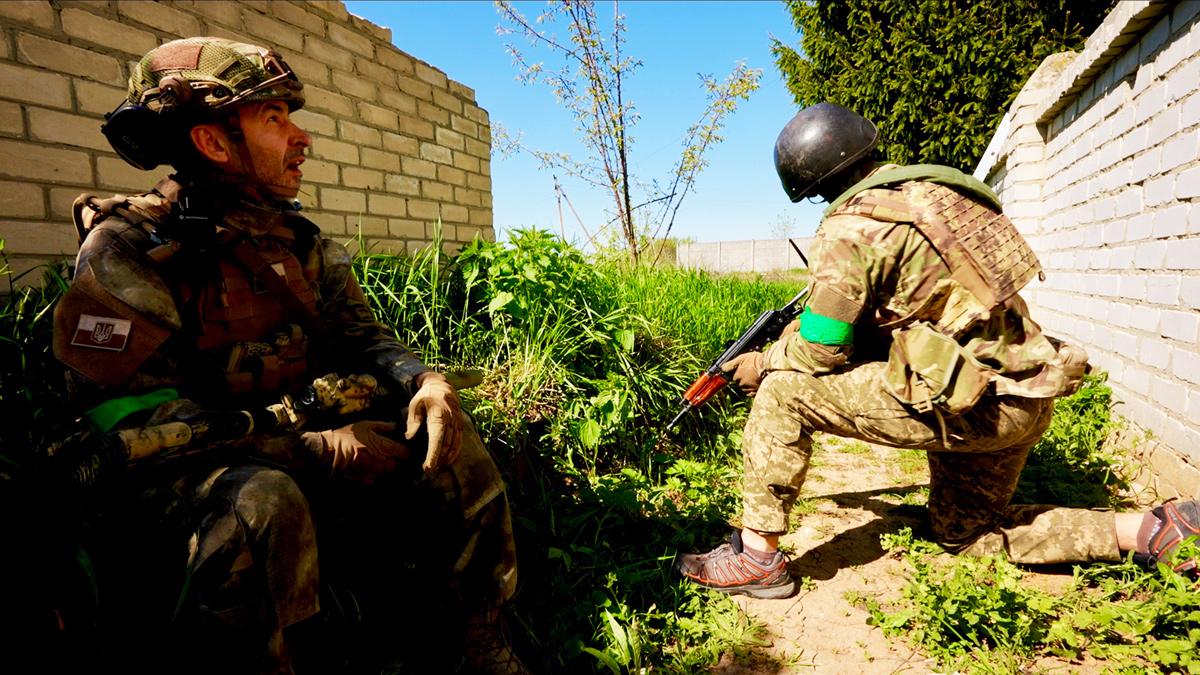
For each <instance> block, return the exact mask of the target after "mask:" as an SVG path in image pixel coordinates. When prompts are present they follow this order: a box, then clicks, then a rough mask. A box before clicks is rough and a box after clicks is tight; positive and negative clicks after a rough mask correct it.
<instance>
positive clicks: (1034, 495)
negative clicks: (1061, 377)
mask: <svg viewBox="0 0 1200 675" xmlns="http://www.w3.org/2000/svg"><path fill="white" fill-rule="evenodd" d="M1105 379H1106V376H1104V375H1102V374H1100V375H1088V376H1086V377H1085V379H1084V384H1083V386H1082V387H1080V389H1079V391H1077V392H1075V393H1074V394H1072V395H1071V396H1067V397H1064V398H1060V399H1057V400H1056V401H1055V402H1054V417H1053V419H1052V420H1051V422H1050V426H1049V427H1048V428H1047V429H1046V432H1045V433H1044V434H1042V438H1041V440H1040V441H1038V443H1037V445H1035V446H1034V447H1033V449H1031V450H1030V452H1029V459H1028V461H1027V463H1026V465H1025V470H1024V471H1023V472H1022V473H1021V481H1020V483H1019V484H1018V485H1017V493H1016V496H1015V497H1013V501H1014V502H1017V503H1023V504H1058V505H1061V506H1075V507H1085V508H1091V507H1115V506H1121V505H1122V504H1123V503H1124V500H1123V498H1122V494H1123V492H1124V491H1125V490H1127V489H1128V487H1129V485H1128V482H1127V481H1126V480H1125V479H1124V478H1123V477H1122V476H1121V475H1120V472H1119V471H1118V469H1119V467H1120V461H1119V458H1118V457H1117V455H1116V453H1115V452H1114V451H1112V450H1110V449H1109V448H1107V447H1105V445H1104V443H1105V440H1106V439H1108V438H1109V436H1110V435H1111V434H1112V433H1113V432H1114V431H1115V430H1116V428H1117V426H1118V423H1117V421H1116V420H1115V419H1114V418H1113V415H1112V410H1111V408H1112V389H1111V388H1109V386H1108V385H1107V384H1105Z"/></svg>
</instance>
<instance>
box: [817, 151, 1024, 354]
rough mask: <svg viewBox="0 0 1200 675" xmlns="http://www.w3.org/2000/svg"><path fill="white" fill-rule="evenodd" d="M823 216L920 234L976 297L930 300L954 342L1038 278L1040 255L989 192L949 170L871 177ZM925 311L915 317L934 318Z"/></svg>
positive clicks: (905, 170) (906, 170)
mask: <svg viewBox="0 0 1200 675" xmlns="http://www.w3.org/2000/svg"><path fill="white" fill-rule="evenodd" d="M897 183H899V185H898V186H896V187H892V186H894V185H896V184H897ZM948 186H954V187H957V188H959V189H958V190H955V189H951V187H948ZM876 188H885V189H887V192H884V191H882V190H880V189H876ZM964 192H965V193H969V194H970V195H971V196H968V194H964ZM889 193H890V194H889ZM826 215H857V216H865V217H867V218H872V219H874V220H881V221H886V222H896V223H907V224H910V225H912V226H913V227H915V228H916V229H917V230H919V231H920V232H921V234H923V235H924V236H925V238H926V239H927V240H929V243H930V244H931V245H932V246H933V248H934V249H935V250H936V251H937V253H938V255H939V256H941V258H942V261H943V262H945V263H946V266H947V267H948V268H949V269H950V275H951V276H950V278H951V279H952V280H953V281H955V282H957V283H958V284H959V285H960V286H961V287H962V288H964V289H965V290H967V291H968V292H969V293H970V295H971V296H973V297H972V298H961V297H960V298H953V297H944V298H942V299H937V298H931V300H933V301H941V302H944V304H943V306H942V307H941V308H940V310H941V311H940V312H938V313H940V314H941V316H939V317H937V320H936V324H937V327H938V329H939V330H941V331H942V332H944V333H946V334H947V335H950V336H951V337H957V336H958V335H960V334H962V333H963V332H964V331H965V330H967V329H968V328H970V326H971V325H973V324H974V323H976V322H977V321H981V320H985V319H986V318H987V317H988V316H990V315H991V313H992V311H993V310H994V309H996V308H997V307H1000V306H1001V305H1003V304H1004V303H1006V302H1007V301H1008V300H1009V299H1011V298H1012V297H1013V296H1015V295H1016V294H1017V293H1018V292H1019V291H1020V290H1021V289H1022V288H1024V287H1025V285H1026V284H1028V283H1029V282H1030V281H1032V280H1033V279H1034V277H1040V276H1041V275H1042V266H1041V263H1039V262H1038V259H1037V255H1036V254H1034V252H1033V249H1031V248H1030V247H1029V244H1028V243H1027V242H1026V241H1025V238H1024V237H1022V236H1021V234H1020V232H1018V231H1017V228H1016V226H1015V225H1013V223H1012V221H1011V220H1009V219H1008V217H1007V216H1005V215H1004V214H1003V213H1001V211H1000V204H999V201H998V200H997V199H996V197H995V195H994V193H992V191H991V189H990V188H988V187H987V186H986V185H984V184H983V183H981V182H980V181H978V180H976V179H974V178H972V177H970V176H966V175H965V174H963V173H961V172H959V171H958V170H956V169H952V168H950V167H942V166H936V165H916V166H909V167H902V168H898V169H893V170H890V171H889V170H884V171H879V172H876V173H875V174H873V175H871V176H869V177H867V178H866V179H864V180H862V181H861V182H859V183H858V184H856V185H854V186H853V187H851V188H850V189H849V190H847V191H846V192H845V193H843V194H842V195H841V196H839V197H838V198H837V199H836V200H834V202H833V203H832V204H831V205H830V208H829V209H827V210H826ZM971 300H974V302H972V301H971ZM929 309H932V308H926V311H924V312H921V311H920V310H918V313H921V314H924V315H926V316H925V318H931V319H932V318H933V317H931V316H928V315H930V314H931V312H930V311H929Z"/></svg>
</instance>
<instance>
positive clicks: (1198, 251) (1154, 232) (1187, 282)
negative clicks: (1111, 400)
mask: <svg viewBox="0 0 1200 675" xmlns="http://www.w3.org/2000/svg"><path fill="white" fill-rule="evenodd" d="M1198 14H1200V2H1197V1H1196V0H1189V1H1186V2H1122V3H1117V5H1116V7H1115V8H1114V9H1113V11H1112V12H1111V13H1110V14H1109V16H1108V17H1107V19H1106V20H1105V22H1104V23H1103V24H1102V25H1101V26H1100V27H1099V28H1098V29H1097V30H1096V32H1095V33H1094V34H1093V35H1092V36H1090V38H1089V39H1088V41H1087V44H1086V46H1085V48H1084V50H1083V51H1082V52H1081V53H1079V54H1073V53H1070V54H1058V55H1055V56H1052V57H1050V58H1048V59H1047V60H1046V61H1045V62H1044V63H1043V64H1042V66H1041V67H1040V68H1039V70H1038V71H1037V72H1036V73H1035V74H1034V75H1033V77H1031V78H1030V80H1029V82H1028V83H1027V84H1026V86H1025V88H1024V89H1023V90H1022V92H1021V94H1020V95H1019V96H1018V97H1017V99H1016V101H1015V102H1014V104H1013V106H1012V108H1011V109H1010V110H1009V112H1008V114H1007V115H1006V117H1005V119H1004V122H1003V123H1002V124H1001V126H1000V128H999V129H998V131H997V134H996V136H995V137H994V138H993V140H992V143H991V145H990V147H989V148H988V151H987V153H985V156H984V159H983V161H982V162H981V163H980V166H979V168H978V169H977V171H976V175H977V176H979V177H980V178H984V179H986V180H988V181H989V182H990V183H992V184H993V185H994V186H995V187H996V188H997V189H998V190H999V192H1000V195H1001V199H1002V201H1003V202H1004V204H1005V210H1006V212H1007V213H1009V215H1010V217H1012V219H1013V220H1014V222H1016V223H1017V226H1018V227H1019V228H1020V229H1021V231H1022V232H1023V233H1024V234H1025V236H1026V237H1027V238H1028V239H1029V241H1030V243H1031V244H1032V245H1033V247H1034V249H1035V250H1036V251H1037V253H1038V256H1039V257H1040V258H1041V261H1042V264H1043V265H1044V267H1045V270H1046V280H1045V282H1044V283H1040V284H1039V283H1035V284H1033V285H1032V287H1031V290H1029V291H1027V292H1026V293H1025V294H1024V295H1025V297H1026V298H1027V299H1028V300H1029V301H1030V304H1031V305H1032V306H1033V308H1034V317H1035V318H1036V319H1037V320H1038V321H1039V322H1040V323H1041V324H1042V325H1043V326H1044V327H1045V328H1046V329H1047V331H1049V332H1051V333H1053V334H1056V335H1059V336H1062V337H1064V338H1067V339H1069V340H1072V341H1075V342H1078V343H1081V344H1083V345H1085V346H1086V347H1087V350H1088V353H1089V355H1090V356H1091V362H1092V364H1093V365H1095V366H1097V367H1099V368H1102V369H1104V370H1106V371H1108V373H1109V375H1110V380H1109V381H1110V382H1111V383H1112V385H1113V388H1114V390H1115V392H1116V396H1117V398H1118V399H1119V400H1120V404H1119V406H1118V408H1117V409H1118V411H1120V412H1121V413H1122V414H1123V415H1124V416H1125V417H1127V418H1128V419H1130V420H1132V421H1134V422H1135V423H1137V424H1138V425H1140V426H1141V427H1143V428H1145V429H1148V430H1150V431H1152V432H1153V434H1154V435H1155V437H1156V439H1157V441H1158V442H1159V444H1160V445H1163V446H1166V448H1167V449H1169V450H1171V451H1170V452H1156V453H1153V457H1152V460H1153V461H1154V462H1156V463H1158V465H1159V466H1158V467H1157V468H1158V473H1159V474H1160V476H1163V477H1164V478H1169V479H1172V480H1174V481H1175V483H1176V484H1177V488H1179V489H1180V491H1182V492H1184V493H1185V494H1188V493H1190V494H1195V493H1196V491H1197V490H1200V472H1198V471H1197V470H1196V469H1195V466H1200V19H1198V16H1197V15H1198Z"/></svg>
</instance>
